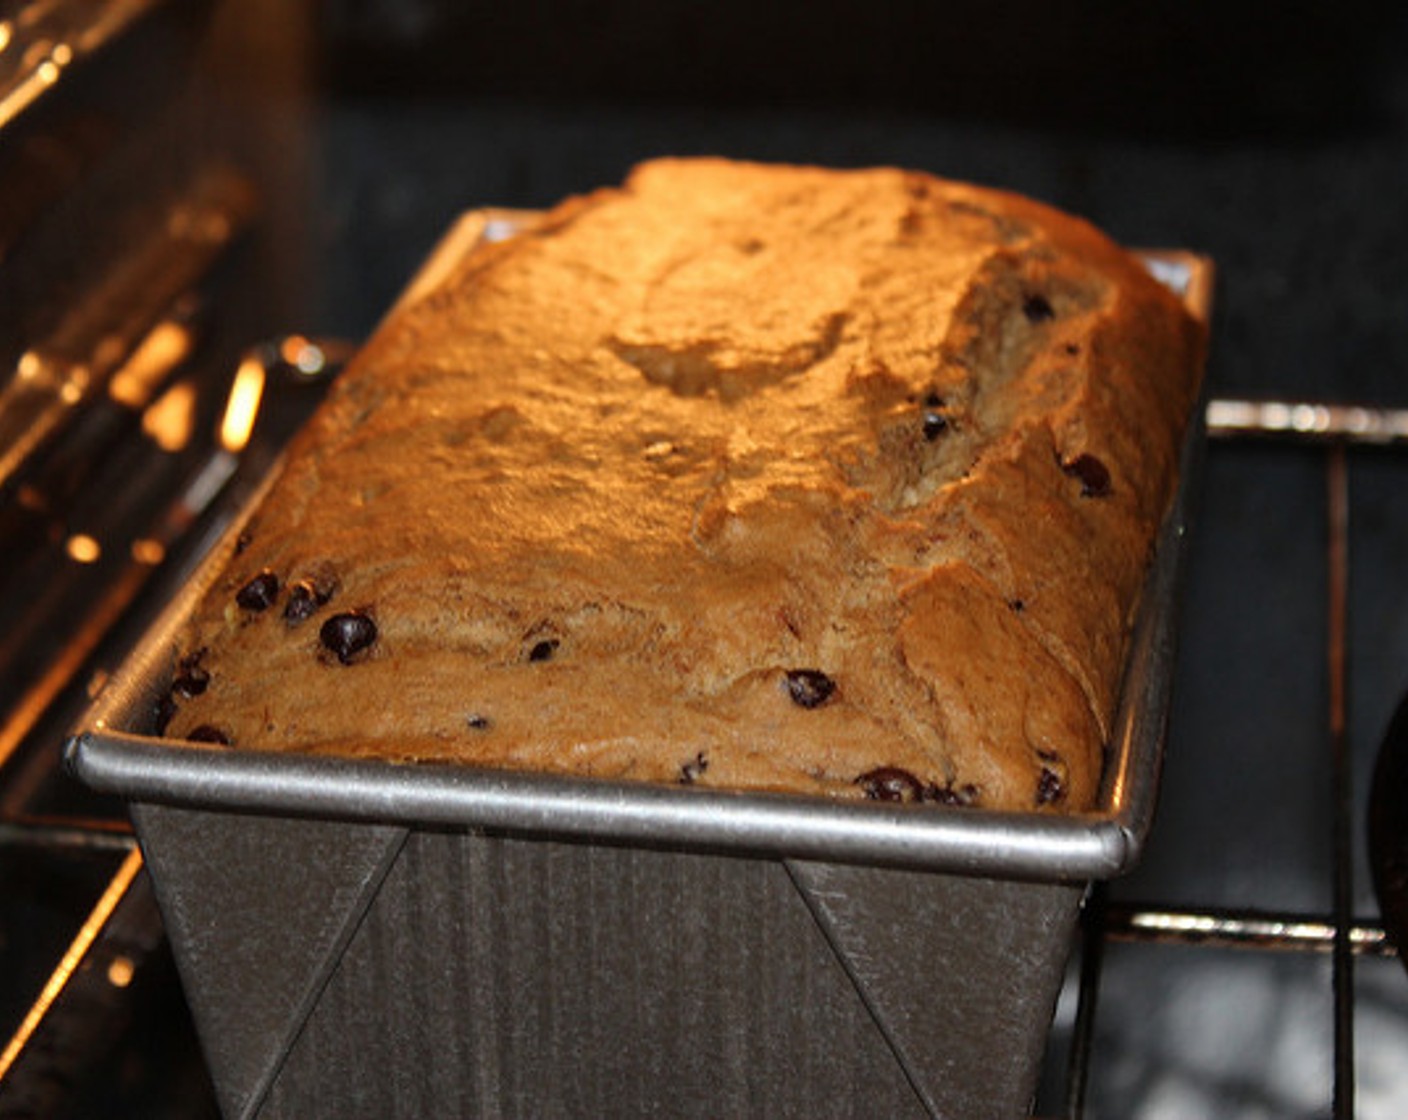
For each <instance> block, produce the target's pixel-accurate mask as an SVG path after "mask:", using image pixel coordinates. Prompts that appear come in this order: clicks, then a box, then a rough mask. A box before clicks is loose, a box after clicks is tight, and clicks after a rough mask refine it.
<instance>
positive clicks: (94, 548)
mask: <svg viewBox="0 0 1408 1120" xmlns="http://www.w3.org/2000/svg"><path fill="white" fill-rule="evenodd" d="M64 551H65V552H67V553H68V555H69V559H71V560H76V561H77V562H78V563H80V564H96V563H97V562H98V560H99V559H101V558H102V555H103V546H102V545H100V544H99V543H98V542H97V541H96V540H95V539H94V538H92V537H90V536H89V535H88V534H87V533H74V534H73V536H71V537H69V539H68V540H67V541H65V542H64Z"/></svg>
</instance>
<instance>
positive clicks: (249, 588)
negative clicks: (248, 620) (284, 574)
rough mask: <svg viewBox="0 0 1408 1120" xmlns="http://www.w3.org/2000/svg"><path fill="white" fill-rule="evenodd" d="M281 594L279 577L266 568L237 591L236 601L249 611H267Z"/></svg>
mask: <svg viewBox="0 0 1408 1120" xmlns="http://www.w3.org/2000/svg"><path fill="white" fill-rule="evenodd" d="M278 595H279V577H278V576H276V575H275V574H274V573H273V572H271V571H269V569H268V568H265V569H264V570H263V571H262V572H260V573H259V574H258V575H257V576H255V577H254V578H253V579H251V580H250V581H249V582H248V583H246V584H245V585H244V586H243V587H241V588H240V589H239V590H238V591H237V592H235V602H236V603H238V604H239V605H240V606H241V607H243V608H244V609H245V610H247V611H265V610H268V609H269V608H270V607H272V606H273V605H274V600H275V599H276V598H278Z"/></svg>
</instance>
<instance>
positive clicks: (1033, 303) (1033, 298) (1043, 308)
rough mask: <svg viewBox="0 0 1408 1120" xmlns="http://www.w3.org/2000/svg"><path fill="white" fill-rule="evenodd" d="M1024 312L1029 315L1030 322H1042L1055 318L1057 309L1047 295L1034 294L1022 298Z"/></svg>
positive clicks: (1028, 320)
mask: <svg viewBox="0 0 1408 1120" xmlns="http://www.w3.org/2000/svg"><path fill="white" fill-rule="evenodd" d="M1022 314H1023V315H1025V316H1026V317H1027V322H1029V323H1042V322H1045V321H1046V320H1047V319H1054V318H1055V317H1056V309H1055V308H1054V307H1052V306H1051V301H1050V300H1048V299H1047V298H1046V297H1045V296H1043V295H1035V294H1033V295H1029V296H1027V298H1026V299H1024V300H1022Z"/></svg>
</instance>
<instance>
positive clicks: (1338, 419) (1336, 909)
mask: <svg viewBox="0 0 1408 1120" xmlns="http://www.w3.org/2000/svg"><path fill="white" fill-rule="evenodd" d="M1205 418H1206V423H1207V431H1208V437H1209V439H1210V440H1217V441H1230V440H1239V439H1240V440H1247V439H1260V440H1275V441H1286V442H1290V443H1294V444H1297V445H1301V446H1321V447H1323V449H1324V451H1325V503H1326V554H1327V560H1328V566H1327V577H1326V588H1325V609H1326V615H1327V627H1326V648H1325V660H1326V668H1327V673H1328V681H1329V694H1328V696H1327V726H1326V738H1327V743H1328V749H1329V752H1330V757H1331V762H1332V769H1333V774H1334V780H1333V786H1332V789H1331V797H1332V798H1333V823H1332V827H1333V831H1334V835H1333V837H1332V841H1333V851H1334V868H1333V882H1332V899H1333V901H1332V905H1331V912H1330V913H1329V914H1328V915H1321V914H1314V915H1306V914H1285V913H1280V914H1278V913H1268V912H1258V911H1252V910H1237V911H1233V910H1216V909H1206V910H1197V909H1179V908H1163V907H1156V906H1152V905H1141V904H1128V903H1113V902H1111V901H1110V900H1109V899H1108V897H1107V894H1106V891H1105V888H1104V887H1103V886H1097V887H1096V888H1095V889H1094V891H1093V892H1092V894H1091V897H1090V899H1089V901H1088V903H1087V907H1086V914H1085V927H1084V934H1083V941H1082V949H1081V968H1080V980H1079V986H1078V993H1077V1005H1076V1015H1075V1022H1074V1025H1073V1028H1072V1031H1073V1034H1072V1042H1071V1047H1070V1052H1069V1056H1068V1068H1067V1080H1066V1086H1067V1092H1066V1101H1065V1113H1064V1115H1065V1116H1066V1117H1068V1118H1070V1120H1078V1118H1079V1117H1081V1116H1083V1115H1084V1111H1085V1098H1086V1090H1087V1087H1088V1084H1089V1070H1090V1062H1091V1053H1092V1042H1093V1036H1094V1021H1095V1010H1096V1007H1097V1004H1098V998H1099V986H1100V972H1101V967H1102V964H1103V957H1104V946H1105V944H1106V943H1107V942H1108V941H1148V942H1160V943H1178V944H1186V945H1198V946H1217V947H1221V948H1239V949H1251V950H1257V951H1276V952H1287V951H1289V952H1320V953H1328V954H1330V956H1331V958H1332V962H1333V963H1332V972H1331V976H1332V980H1331V983H1332V989H1333V991H1332V995H1333V1015H1334V1064H1333V1070H1334V1084H1333V1086H1332V1088H1331V1094H1332V1098H1331V1107H1332V1114H1333V1116H1334V1117H1335V1118H1336V1120H1348V1118H1350V1117H1352V1116H1353V1115H1354V994H1353V992H1354V957H1355V956H1356V955H1369V954H1372V955H1380V956H1391V955H1396V953H1397V950H1396V948H1395V947H1394V946H1393V945H1392V944H1391V943H1390V942H1389V941H1388V938H1387V936H1386V935H1385V932H1384V930H1383V928H1382V927H1381V926H1379V925H1376V924H1373V923H1368V922H1363V921H1356V920H1355V918H1354V915H1353V910H1352V907H1353V898H1354V883H1353V860H1352V838H1353V788H1352V782H1351V765H1350V754H1349V741H1348V734H1347V726H1348V711H1349V697H1348V677H1349V672H1348V659H1349V652H1348V643H1347V633H1348V583H1349V470H1348V460H1347V453H1348V450H1349V449H1351V448H1354V447H1386V446H1400V447H1401V446H1403V445H1405V444H1408V409H1384V408H1369V407H1364V406H1360V405H1340V404H1324V403H1315V402H1307V401H1284V400H1265V401H1253V400H1231V399H1214V400H1212V401H1209V402H1208V406H1207V410H1206V414H1205Z"/></svg>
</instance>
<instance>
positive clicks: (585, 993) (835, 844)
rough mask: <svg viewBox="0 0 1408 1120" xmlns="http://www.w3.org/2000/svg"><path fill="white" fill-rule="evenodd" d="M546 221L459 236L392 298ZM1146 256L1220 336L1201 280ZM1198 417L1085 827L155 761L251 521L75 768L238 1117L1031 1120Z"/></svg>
mask: <svg viewBox="0 0 1408 1120" xmlns="http://www.w3.org/2000/svg"><path fill="white" fill-rule="evenodd" d="M527 221H531V216H526V215H519V214H511V213H503V212H489V211H477V212H474V213H472V214H470V215H466V216H465V218H464V219H462V220H461V221H460V222H459V223H458V224H457V225H456V226H455V227H454V229H453V230H452V231H451V233H450V235H449V236H448V237H447V238H446V240H445V242H444V244H443V245H442V246H441V248H440V249H439V250H438V251H437V253H436V254H435V255H434V256H433V257H432V259H431V260H430V262H429V263H428V264H427V266H426V269H425V270H424V272H423V273H422V275H421V276H420V277H418V279H417V281H416V282H415V283H413V284H412V285H411V287H410V288H409V289H408V292H407V295H406V296H405V297H403V298H407V299H408V298H414V296H415V295H416V294H417V293H418V292H419V291H421V290H424V288H425V287H428V286H432V285H433V283H434V281H435V279H436V278H437V277H438V276H439V275H440V274H441V272H442V270H443V269H444V268H445V267H446V266H447V264H448V263H451V262H453V261H454V260H457V259H458V258H459V257H460V256H461V255H463V254H464V253H465V252H469V251H472V248H473V246H474V245H475V244H477V243H478V242H479V241H480V240H482V239H484V238H486V237H487V238H494V237H498V236H505V235H511V234H512V232H513V231H514V230H515V229H517V228H520V227H521V226H522V224H523V223H525V222H527ZM1147 259H1148V261H1149V263H1150V267H1151V269H1152V270H1153V271H1154V272H1155V274H1156V275H1158V276H1160V278H1161V279H1163V280H1164V281H1165V282H1166V283H1169V284H1170V285H1171V286H1172V287H1174V288H1175V290H1177V291H1178V292H1179V293H1180V294H1181V295H1182V296H1183V297H1184V298H1185V299H1186V300H1187V301H1188V303H1189V306H1190V307H1191V308H1192V309H1193V310H1194V312H1195V313H1196V314H1198V315H1199V316H1201V317H1203V318H1204V319H1206V317H1207V314H1208V310H1209V307H1208V305H1209V292H1210V288H1211V276H1212V272H1211V266H1210V264H1209V263H1208V262H1207V261H1206V260H1204V259H1203V258H1200V257H1197V256H1194V255H1191V254H1186V253H1158V254H1149V255H1148V257H1147ZM1200 417H1201V412H1199V414H1198V417H1195V419H1194V422H1193V423H1192V425H1191V426H1190V433H1189V436H1188V439H1187V442H1186V445H1185V448H1184V470H1183V474H1182V482H1181V484H1180V488H1179V493H1178V496H1177V498H1176V501H1175V505H1174V508H1173V509H1172V510H1171V512H1170V514H1169V516H1168V518H1167V520H1166V522H1165V524H1164V526H1163V529H1162V531H1161V536H1160V539H1159V541H1158V544H1157V549H1156V552H1155V556H1154V560H1153V563H1152V566H1151V569H1150V573H1149V577H1148V581H1147V585H1146V587H1145V590H1144V593H1143V595H1142V597H1141V608H1140V612H1139V615H1138V619H1137V624H1136V628H1135V632H1134V636H1133V640H1132V645H1131V651H1130V657H1129V662H1128V667H1127V673H1126V679H1125V682H1124V687H1123V690H1122V698H1121V702H1120V709H1119V713H1118V718H1117V722H1116V734H1115V735H1114V736H1113V741H1112V744H1111V754H1110V758H1109V762H1108V766H1107V773H1106V778H1105V783H1104V788H1103V791H1102V795H1101V798H1100V802H1099V806H1098V808H1097V810H1096V811H1093V812H1090V813H1086V814H1081V815H1073V816H1054V815H1037V814H1012V813H999V812H992V811H985V810H975V809H962V808H949V807H945V806H931V805H893V804H882V803H873V802H863V803H854V802H850V803H841V802H832V801H827V800H822V799H816V798H806V797H789V796H783V795H767V794H754V793H750V794H743V793H738V794H731V793H728V792H721V791H709V790H700V789H685V788H682V787H681V788H667V787H657V786H650V785H627V784H614V783H607V782H600V781H591V780H576V779H571V778H560V777H552V776H536V775H527V774H517V773H504V772H491V771H484V770H474V769H470V768H464V767H453V766H446V765H392V764H385V763H377V762H374V761H366V760H356V761H354V760H340V759H334V758H326V757H313V756H297V755H289V754H285V753H260V752H257V751H242V750H228V749H222V748H211V747H209V746H204V747H203V746H200V745H196V744H173V743H171V742H170V741H165V740H161V739H159V738H154V737H151V735H150V734H149V733H150V732H151V730H152V727H153V724H152V713H153V712H154V711H155V707H156V701H157V699H158V698H159V697H160V696H161V695H163V694H164V692H165V691H166V689H167V688H168V685H169V681H170V678H171V674H172V669H173V664H174V659H175V653H176V641H175V638H176V634H177V633H178V631H179V629H180V627H181V625H182V622H183V620H184V619H185V617H186V616H187V614H188V612H189V611H190V610H191V609H193V608H194V605H195V603H196V602H197V601H198V599H199V598H200V596H201V595H202V593H203V591H204V590H205V587H206V586H207V585H208V584H209V583H210V582H211V581H212V580H213V579H214V578H215V574H216V571H217V569H218V567H219V565H220V563H221V561H222V560H223V557H224V553H225V551H226V550H228V549H229V548H231V547H233V540H234V537H235V534H236V532H237V530H238V523H236V524H235V525H233V526H232V527H231V529H230V532H229V534H228V538H227V542H226V544H225V545H223V546H222V547H221V548H219V549H217V550H216V551H215V553H213V554H212V557H211V559H210V561H209V562H208V563H207V564H206V565H205V566H204V567H203V568H202V570H201V571H200V572H199V573H198V574H197V576H196V577H195V578H194V579H193V580H192V582H191V583H190V585H189V586H188V587H187V588H186V589H185V590H184V592H183V593H182V594H181V595H180V596H179V597H178V598H177V599H176V600H175V601H174V602H173V603H172V604H171V606H170V608H169V609H168V610H167V611H166V613H165V614H164V616H163V617H162V618H161V619H160V620H159V621H158V623H157V624H156V626H155V627H154V628H153V630H152V632H151V633H150V634H149V635H148V637H147V639H146V640H145V641H144V643H143V644H142V646H141V648H140V649H138V650H137V651H136V653H135V654H134V656H133V657H132V658H131V659H130V661H129V662H128V664H127V665H126V666H125V667H124V669H123V671H122V672H121V673H119V674H117V675H115V676H114V678H113V679H112V681H111V682H110V683H109V684H108V686H107V687H106V689H105V690H104V691H103V693H102V694H101V695H100V696H99V697H98V699H97V700H96V702H95V705H94V707H93V709H92V711H91V712H90V713H89V714H88V716H87V718H86V719H85V721H84V724H83V728H82V730H80V731H79V732H78V733H76V734H75V735H74V736H73V737H72V739H71V740H70V742H69V744H68V748H67V752H68V760H69V764H70V766H71V768H72V770H73V771H74V772H75V773H76V774H77V775H78V776H79V777H80V778H81V779H82V780H83V781H85V782H87V783H88V784H89V785H91V786H93V787H95V788H96V789H99V790H102V791H107V792H111V793H116V794H119V795H121V796H122V797H124V798H126V799H128V800H129V802H130V804H131V812H132V816H133V820H134V823H135V827H136V830H137V835H138V838H139V841H140V843H141V848H142V852H143V855H144V857H145V859H146V861H147V865H148V867H149V869H150V873H151V876H152V880H153V883H154V886H155V889H156V892H157V896H158V900H159V902H160V905H161V910H162V914H163V917H164V920H165V923H166V926H167V930H168V934H169V936H170V939H171V943H172V947H173V950H174V953H175V956H176V959H177V963H178V966H179V969H180V973H181V977H182V982H183V984H184V987H185V990H186V994H187V997H188V1000H189V1002H190V1005H191V1008H192V1012H193V1014H194V1017H195V1021H196V1024H197V1029H198V1031H199V1034H200V1038H201V1043H202V1046H203V1049H204V1053H205V1056H206V1059H207V1062H208V1064H209V1067H210V1070H211V1073H212V1077H213V1079H214V1082H215V1085H216V1090H217V1094H218V1097H219V1101H220V1105H221V1108H222V1111H223V1112H224V1114H225V1115H226V1116H227V1117H230V1118H236V1117H238V1118H253V1117H259V1118H261V1120H269V1118H274V1117H298V1118H307V1117H337V1118H347V1117H423V1116H484V1117H524V1118H527V1117H534V1118H538V1117H583V1116H681V1117H719V1116H745V1115H746V1116H797V1117H809V1118H811V1117H831V1116H854V1117H875V1116H886V1117H896V1118H899V1117H970V1116H971V1117H989V1116H990V1117H1011V1116H1014V1115H1021V1114H1024V1113H1026V1112H1027V1111H1028V1110H1029V1109H1030V1107H1031V1101H1032V1097H1033V1094H1034V1092H1035V1086H1036V1083H1037V1078H1038V1075H1039V1072H1040V1063H1041V1058H1042V1054H1043V1051H1044V1048H1045V1044H1046V1036H1047V1032H1048V1030H1049V1026H1050V1021H1051V1016H1052V1013H1053V1010H1054V1006H1055V1002H1056V997H1057V995H1058V993H1059V990H1060V986H1061V981H1062V977H1063V973H1064V970H1065V964H1066V960H1067V956H1068V953H1069V950H1070V947H1071V944H1072V941H1073V939H1074V933H1075V929H1076V925H1077V921H1078V917H1079V911H1080V905H1081V902H1082V899H1083V897H1084V895H1085V892H1086V890H1087V888H1088V887H1089V885H1090V884H1091V883H1092V882H1093V881H1095V880H1103V879H1108V878H1111V877H1114V876H1117V875H1119V874H1121V873H1123V872H1125V871H1127V870H1128V869H1129V868H1130V867H1132V866H1133V864H1134V863H1135V862H1136V860H1137V859H1138V857H1139V853H1140V850H1141V847H1142V845H1143V843H1144V840H1145V837H1146V835H1147V833H1148V830H1149V826H1150V821H1151V817H1152V814H1153V809H1154V803H1155V799H1156V795H1157V787H1158V778H1159V769H1160V761H1161V755H1162V750H1163V739H1164V729H1165V723H1166V717H1167V712H1168V706H1169V685H1170V677H1171V674H1172V668H1173V647H1174V606H1175V598H1176V596H1175V591H1176V587H1177V584H1178V582H1179V569H1180V563H1181V556H1182V552H1183V542H1184V537H1185V527H1186V521H1187V515H1188V494H1189V491H1190V489H1191V487H1190V480H1191V479H1192V478H1193V477H1194V475H1195V473H1196V471H1195V465H1196V464H1195V460H1196V458H1197V455H1198V448H1199V446H1200V443H1201V434H1202V433H1201V421H1200ZM256 504H257V499H256Z"/></svg>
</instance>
